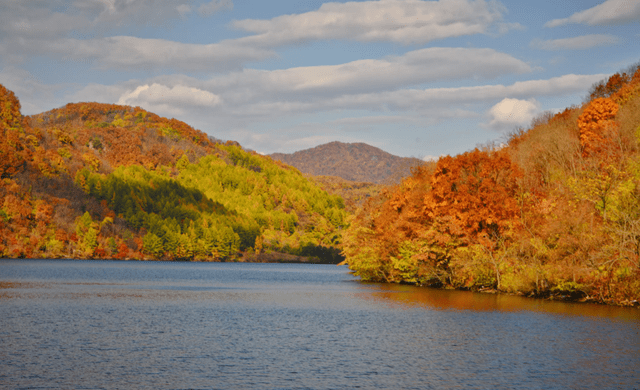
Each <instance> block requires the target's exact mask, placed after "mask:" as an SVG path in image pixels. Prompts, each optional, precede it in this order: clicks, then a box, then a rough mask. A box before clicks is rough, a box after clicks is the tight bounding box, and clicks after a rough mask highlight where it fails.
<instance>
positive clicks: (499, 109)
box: [486, 98, 540, 130]
mask: <svg viewBox="0 0 640 390" xmlns="http://www.w3.org/2000/svg"><path fill="white" fill-rule="evenodd" d="M538 113H540V103H539V102H538V101H537V100H535V99H529V100H519V99H510V98H505V99H502V100H501V101H500V102H499V103H497V104H496V105H494V106H493V107H491V109H490V110H489V112H488V116H489V122H488V123H487V124H486V126H488V127H490V128H492V129H495V130H511V129H513V128H514V127H516V126H524V125H526V124H529V123H530V122H531V120H532V119H533V118H534V117H535V116H536V115H537V114H538Z"/></svg>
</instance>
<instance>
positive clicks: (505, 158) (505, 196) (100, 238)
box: [0, 66, 640, 305]
mask: <svg viewBox="0 0 640 390" xmlns="http://www.w3.org/2000/svg"><path fill="white" fill-rule="evenodd" d="M0 108H1V110H2V112H1V113H0V134H1V136H0V178H1V179H0V257H5V258H83V259H146V260H152V259H159V260H188V261H250V262H266V261H291V262H294V261H295V262H323V263H334V264H337V263H340V262H342V263H344V264H348V266H349V268H350V269H351V270H352V271H353V272H354V273H355V274H356V275H358V276H360V278H361V279H362V280H364V281H373V282H389V283H409V284H416V285H428V286H436V287H443V288H457V289H469V290H475V291H484V292H497V291H499V292H507V293H516V294H524V295H529V296H538V297H554V298H555V297H558V298H566V299H575V300H584V301H593V302H600V303H610V304H619V305H637V304H638V301H639V300H640V66H633V67H630V68H628V69H626V70H624V71H620V72H619V73H617V74H615V75H613V76H611V77H610V78H608V79H606V80H603V81H602V82H600V83H598V84H596V85H594V86H592V88H591V90H590V95H589V97H588V98H587V99H585V102H584V103H583V104H581V105H579V106H573V107H569V108H567V109H565V110H564V111H562V112H560V113H557V114H553V113H546V114H544V115H541V116H539V117H537V118H536V119H535V120H534V122H533V123H532V124H531V126H530V128H528V129H519V130H516V131H514V132H512V133H511V134H509V136H508V137H507V138H505V139H504V141H503V142H498V143H492V144H487V145H484V146H479V147H477V148H476V149H474V150H472V151H468V152H466V153H463V154H460V155H457V156H445V157H441V158H440V159H439V160H438V161H434V162H431V163H425V164H423V165H419V166H416V167H414V168H413V169H412V173H411V175H409V176H407V177H405V178H402V179H401V180H398V181H397V184H393V185H387V186H385V187H382V186H377V187H376V186H367V185H364V184H363V185H354V184H353V183H351V184H350V183H348V182H346V181H345V182H341V181H339V180H338V181H336V180H330V179H328V178H326V177H324V178H314V177H313V176H310V175H305V174H303V173H302V172H300V171H299V170H298V169H296V168H293V167H291V166H289V165H287V164H285V163H282V162H280V161H277V160H273V159H272V158H270V157H268V156H263V155H260V154H257V153H255V152H251V151H247V150H245V149H243V148H242V147H241V146H240V145H238V144H237V143H236V142H233V141H228V142H222V141H220V140H217V139H215V138H213V137H210V136H208V135H207V134H205V133H203V132H201V131H199V130H196V129H193V128H192V127H191V126H189V125H187V124H186V123H184V122H181V121H178V120H176V119H167V118H163V117H160V116H158V115H155V114H153V113H150V112H147V111H145V110H143V109H141V108H140V107H129V106H120V105H112V104H99V103H73V104H68V105H66V106H64V107H62V108H58V109H54V110H51V111H48V112H44V113H41V114H37V115H32V116H23V115H22V114H21V111H20V102H19V100H18V98H17V97H16V96H15V95H14V93H13V92H11V91H9V90H7V89H6V88H4V87H3V86H1V85H0ZM363 189H364V190H363ZM358 191H359V192H358ZM363 191H365V192H366V193H363ZM354 194H357V195H354ZM365 199H366V201H365ZM345 200H346V201H345Z"/></svg>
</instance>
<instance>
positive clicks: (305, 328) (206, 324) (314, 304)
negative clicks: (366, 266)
mask: <svg viewBox="0 0 640 390" xmlns="http://www.w3.org/2000/svg"><path fill="white" fill-rule="evenodd" d="M639 368H640V310H638V309H634V308H619V307H607V306H599V305H593V304H578V303H564V302H552V301H544V300H538V299H529V298H523V297H518V296H509V295H491V294H479V293H471V292H464V291H448V290H437V289H430V288H419V287H412V286H398V285H384V284H364V283H360V282H358V280H357V278H356V277H354V276H352V275H351V274H350V273H349V270H348V269H347V268H346V267H336V266H335V265H312V264H247V263H184V262H142V261H95V260H93V261H80V260H0V388H10V389H14V388H15V389H22V388H24V389H27V388H29V389H31V388H39V389H41V388H43V389H56V388H64V389H68V388H73V389H115V388H121V389H142V388H157V389H187V388H194V389H345V388H361V389H462V388H464V389H634V388H635V389H640V371H639Z"/></svg>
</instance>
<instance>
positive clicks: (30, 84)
mask: <svg viewBox="0 0 640 390" xmlns="http://www.w3.org/2000/svg"><path fill="white" fill-rule="evenodd" d="M638 61H640V0H606V1H602V0H580V1H577V0H538V1H524V0H502V1H493V0H440V1H422V0H376V1H349V2H346V1H335V2H323V1H314V0H296V1H293V0H291V1H290V0H283V1H277V0H272V1H265V0H213V1H211V0H68V1H67V0H2V1H0V84H3V85H4V86H5V87H7V88H9V89H10V90H12V91H14V92H15V93H16V95H17V96H18V98H19V99H20V102H21V104H22V113H23V114H25V115H29V114H36V113H40V112H43V111H48V110H51V109H53V108H58V107H62V106H64V105H65V104H67V103H75V102H87V101H88V102H101V103H116V104H125V105H131V106H140V107H142V108H144V109H146V110H148V111H151V112H154V113H157V114H159V115H162V116H166V117H169V118H176V119H179V120H182V121H184V122H186V123H188V124H189V125H191V126H193V127H195V128H197V129H199V130H202V131H204V132H205V133H207V134H209V135H210V136H212V137H215V138H217V139H221V140H235V141H238V142H240V144H241V145H242V146H243V147H245V148H247V149H251V150H255V151H257V152H259V153H265V154H268V153H275V152H282V153H292V152H295V151H297V150H302V149H307V148H312V147H315V146H318V145H321V144H324V143H327V142H331V141H341V142H365V143H367V144H370V145H373V146H376V147H379V148H381V149H383V150H385V151H387V152H389V153H392V154H395V155H398V156H403V157H418V158H422V159H432V158H436V157H438V156H441V155H446V154H450V155H455V154H459V153H463V152H465V151H468V150H471V149H473V148H474V147H476V146H478V145H486V144H487V143H490V142H500V141H503V140H505V139H506V137H507V136H508V134H509V133H510V132H513V131H514V130H515V129H518V128H525V129H526V128H528V127H529V125H530V124H531V121H532V119H534V118H536V117H539V116H540V115H542V114H543V113H545V112H548V111H551V112H556V111H559V110H562V109H564V108H566V107H569V106H571V105H579V104H581V102H583V101H584V99H585V96H586V95H587V94H588V91H589V88H590V87H591V86H592V85H593V84H594V83H596V82H598V81H600V80H602V79H604V78H606V77H607V76H609V75H611V74H613V73H615V72H617V71H620V70H622V69H625V68H627V67H629V66H631V65H633V64H636V63H638Z"/></svg>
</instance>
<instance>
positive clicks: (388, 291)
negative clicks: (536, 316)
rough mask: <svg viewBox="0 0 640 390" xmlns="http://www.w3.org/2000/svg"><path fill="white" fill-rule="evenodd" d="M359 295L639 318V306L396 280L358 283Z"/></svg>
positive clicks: (416, 303)
mask: <svg viewBox="0 0 640 390" xmlns="http://www.w3.org/2000/svg"><path fill="white" fill-rule="evenodd" d="M360 289H361V292H360V293H358V294H357V295H358V297H359V298H361V299H365V300H373V301H376V302H377V303H383V304H387V305H393V306H396V305H401V306H405V307H407V308H410V307H425V308H431V309H435V310H474V311H521V310H529V311H539V312H547V313H553V314H562V315H582V316H597V317H608V318H620V319H626V320H635V321H640V309H638V308H628V307H617V306H606V305H598V304H593V303H576V302H558V301H550V300H544V299H536V298H527V297H522V296H518V295H508V294H487V293H478V292H470V291H458V290H443V289H436V288H430V287H415V286H407V285H397V284H374V283H371V284H365V283H363V284H361V285H360Z"/></svg>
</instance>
